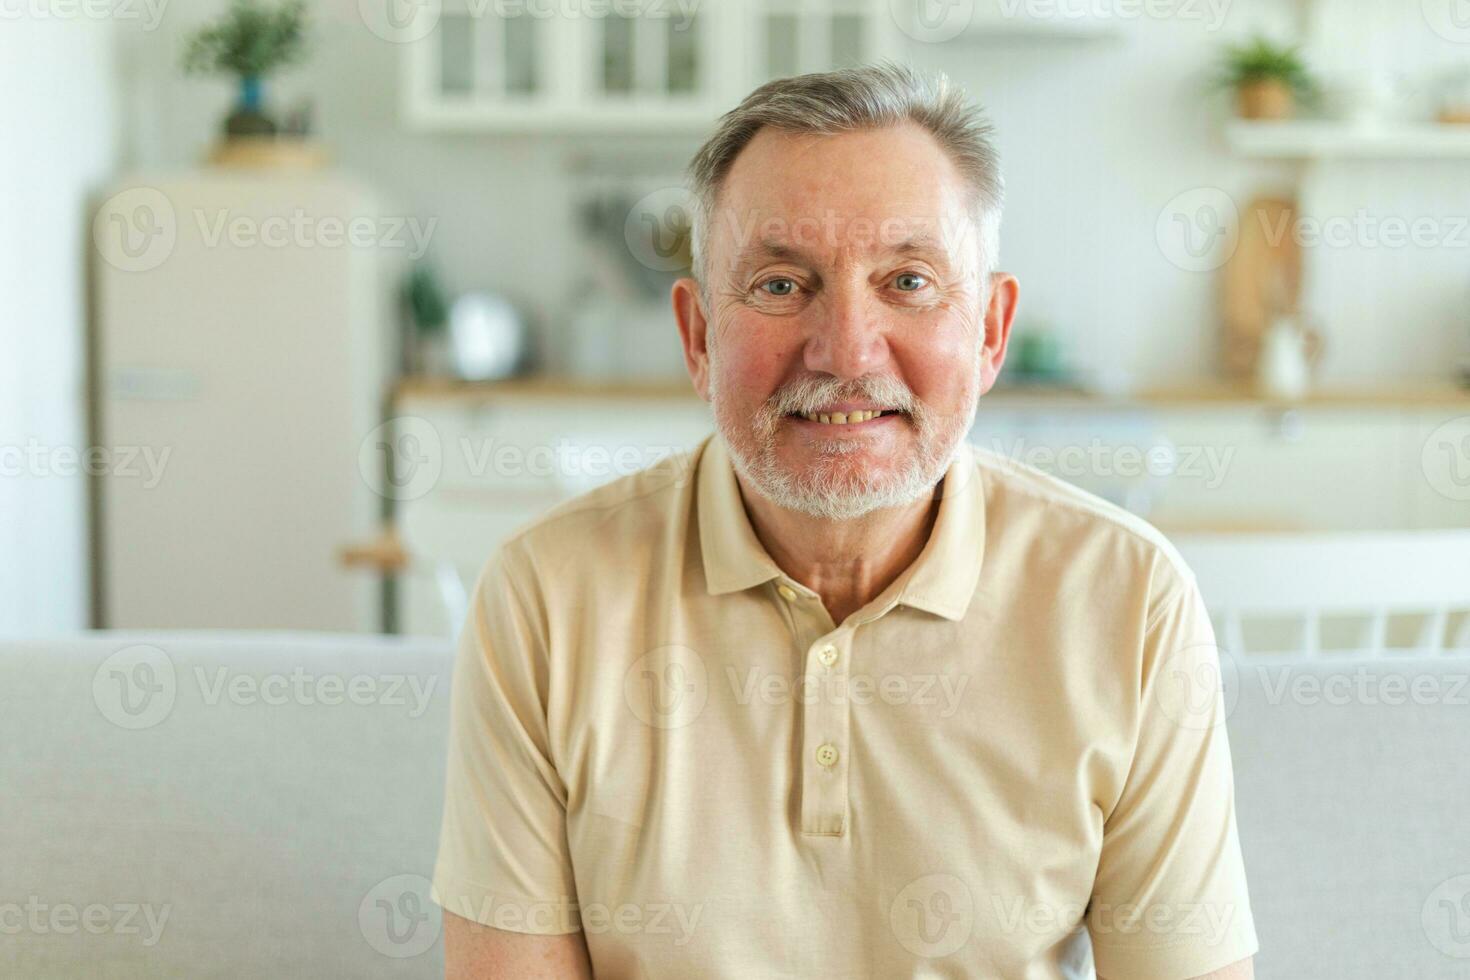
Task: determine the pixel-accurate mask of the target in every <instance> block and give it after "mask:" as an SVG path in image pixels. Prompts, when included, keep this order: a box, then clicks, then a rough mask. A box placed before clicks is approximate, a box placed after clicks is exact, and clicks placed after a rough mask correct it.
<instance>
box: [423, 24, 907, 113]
mask: <svg viewBox="0 0 1470 980" xmlns="http://www.w3.org/2000/svg"><path fill="white" fill-rule="evenodd" d="M573 14H575V15H573ZM630 14H632V15H631V16H630ZM418 16H419V17H420V19H421V25H420V26H419V27H418V29H416V30H413V31H412V33H411V34H409V35H408V36H405V37H402V38H400V40H402V41H404V44H403V45H402V46H403V63H402V64H403V79H402V81H403V106H404V115H405V117H406V119H407V121H408V122H409V123H410V124H412V125H415V126H418V127H420V128H424V129H440V130H455V129H458V130H522V131H542V132H545V131H582V130H586V131H607V130H619V131H664V130H669V129H692V130H702V129H706V128H708V127H709V126H711V125H712V124H713V123H714V121H715V119H716V118H717V117H718V116H719V115H720V113H722V112H724V111H726V110H727V109H729V108H731V107H733V106H734V105H735V104H736V103H737V102H739V100H740V99H741V98H742V97H743V96H745V95H746V94H747V93H748V92H749V91H750V90H751V89H752V88H754V87H755V86H757V85H759V84H760V83H761V82H764V81H766V80H768V79H770V78H775V77H779V76H784V75H790V74H795V73H798V72H809V71H822V70H827V69H830V68H836V67H846V66H852V65H859V64H864V63H868V62H872V61H876V60H879V59H881V58H883V57H888V56H891V55H892V54H893V53H894V51H895V46H896V43H897V38H896V36H895V33H896V30H897V28H896V25H895V23H894V21H893V18H892V16H891V14H890V12H889V8H888V4H887V2H886V0H763V2H736V0H713V2H705V3H692V4H691V3H685V4H680V3H675V2H672V0H670V2H668V3H662V4H648V3H645V4H638V5H636V11H635V8H634V7H631V6H630V5H627V4H619V3H606V4H587V5H583V6H575V5H574V6H572V7H561V6H556V5H549V4H544V3H538V2H536V0H526V2H525V3H503V4H492V3H486V2H482V0H446V2H445V3H444V5H443V8H442V12H440V13H439V14H438V15H437V16H431V15H430V14H428V13H424V12H423V11H421V12H420V14H419V15H418Z"/></svg>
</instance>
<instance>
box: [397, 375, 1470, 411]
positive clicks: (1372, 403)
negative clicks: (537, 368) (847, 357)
mask: <svg viewBox="0 0 1470 980" xmlns="http://www.w3.org/2000/svg"><path fill="white" fill-rule="evenodd" d="M506 398H514V399H524V398H536V399H556V400H568V399H596V400H620V401H621V400H628V401H639V400H642V401H647V400H658V399H665V398H667V399H675V400H681V401H682V400H689V401H693V400H694V399H695V394H694V389H693V388H691V387H690V385H689V382H688V381H687V380H683V379H679V380H673V379H670V380H661V379H660V380H636V381H589V380H583V379H578V378H555V377H524V378H513V379H507V380H504V381H463V380H459V379H456V378H429V377H410V378H403V379H400V380H399V381H398V382H397V384H395V385H394V387H393V401H394V403H395V404H396V403H400V402H403V401H410V400H431V401H441V400H445V401H462V402H478V401H486V400H501V399H506ZM983 404H986V405H990V406H993V407H1002V406H1014V407H1018V408H1024V407H1027V406H1035V407H1037V408H1069V407H1075V408H1088V409H1098V408H1130V407H1139V408H1210V407H1222V408H1226V407H1242V408H1273V409H1281V410H1285V409H1292V408H1383V409H1430V408H1445V409H1450V410H1454V409H1462V410H1464V411H1466V412H1470V389H1466V388H1460V387H1456V386H1455V385H1453V384H1451V383H1449V382H1448V381H1428V382H1423V383H1419V384H1414V383H1410V382H1402V381H1399V382H1392V383H1389V384H1386V385H1383V386H1372V387H1369V386H1363V387H1348V386H1325V387H1323V388H1320V389H1316V390H1313V391H1312V392H1310V393H1309V394H1308V395H1307V396H1306V398H1304V399H1302V400H1301V401H1284V400H1281V399H1272V398H1264V397H1262V396H1260V395H1258V394H1256V393H1255V392H1254V391H1253V390H1251V389H1250V388H1249V387H1248V386H1245V385H1238V384H1231V383H1229V382H1225V381H1219V380H1214V379H1202V380H1200V381H1199V382H1197V383H1194V384H1190V385H1179V386H1170V387H1158V388H1146V389H1143V390H1141V391H1138V392H1134V393H1131V394H1126V395H1113V394H1100V393H1091V392H1085V391H1079V390H1075V389H1067V388H1057V387H1051V386H1043V385H1035V386H1029V385H1009V386H1007V385H1002V386H999V387H997V388H995V389H994V390H993V391H991V392H990V394H988V395H986V396H985V398H984V400H983Z"/></svg>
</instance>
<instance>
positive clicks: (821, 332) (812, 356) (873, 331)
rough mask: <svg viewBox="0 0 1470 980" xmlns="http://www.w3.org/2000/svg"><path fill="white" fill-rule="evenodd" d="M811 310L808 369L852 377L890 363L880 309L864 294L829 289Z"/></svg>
mask: <svg viewBox="0 0 1470 980" xmlns="http://www.w3.org/2000/svg"><path fill="white" fill-rule="evenodd" d="M823 299H824V300H825V301H824V302H823V303H820V304H818V305H817V307H816V308H815V309H813V310H812V311H811V313H812V317H813V321H812V323H811V326H810V328H809V329H810V335H809V336H808V337H807V343H806V351H805V362H806V368H807V370H808V371H813V372H817V373H821V374H830V375H832V376H833V377H835V378H841V379H843V380H849V379H853V378H860V377H862V376H863V375H865V374H872V373H874V372H875V371H879V370H881V369H882V368H883V367H884V366H885V365H886V364H887V363H888V338H887V335H886V333H885V332H884V329H883V324H882V317H881V316H880V315H879V311H878V310H876V309H873V307H872V306H871V305H870V304H869V303H868V302H867V299H866V297H864V296H862V295H861V294H854V293H845V292H836V293H834V292H829V293H828V294H827V296H825V297H823Z"/></svg>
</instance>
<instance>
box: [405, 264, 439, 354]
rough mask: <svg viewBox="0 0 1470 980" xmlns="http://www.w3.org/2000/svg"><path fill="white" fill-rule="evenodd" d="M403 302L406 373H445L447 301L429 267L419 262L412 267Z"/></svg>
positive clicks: (406, 282)
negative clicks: (405, 317)
mask: <svg viewBox="0 0 1470 980" xmlns="http://www.w3.org/2000/svg"><path fill="white" fill-rule="evenodd" d="M403 303H404V306H405V307H406V308H407V310H408V319H409V326H410V331H409V337H408V338H407V339H408V350H407V351H406V352H405V353H406V355H407V356H406V357H405V361H406V362H407V364H406V367H407V370H408V372H409V373H411V374H427V375H442V374H447V373H449V360H450V358H449V338H448V329H447V326H448V323H449V301H448V299H447V298H446V297H445V294H444V289H443V287H441V286H440V285H439V277H438V276H437V275H436V274H435V273H434V270H433V268H432V267H431V266H429V265H428V264H426V263H420V264H418V265H415V266H414V267H413V270H412V271H411V272H410V273H409V275H408V279H407V280H406V281H405V282H404V284H403Z"/></svg>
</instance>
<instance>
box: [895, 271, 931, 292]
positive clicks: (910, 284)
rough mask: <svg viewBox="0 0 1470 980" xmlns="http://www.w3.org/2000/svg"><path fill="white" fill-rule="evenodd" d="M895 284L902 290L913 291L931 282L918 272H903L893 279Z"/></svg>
mask: <svg viewBox="0 0 1470 980" xmlns="http://www.w3.org/2000/svg"><path fill="white" fill-rule="evenodd" d="M893 284H894V285H895V286H897V287H898V288H899V289H901V290H902V291H904V292H906V293H911V292H913V291H914V290H916V289H923V288H924V287H925V286H927V285H928V284H929V280H928V279H926V278H924V277H923V276H921V275H919V274H918V273H917V272H901V273H899V274H898V276H897V278H895V279H894V280H893Z"/></svg>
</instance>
